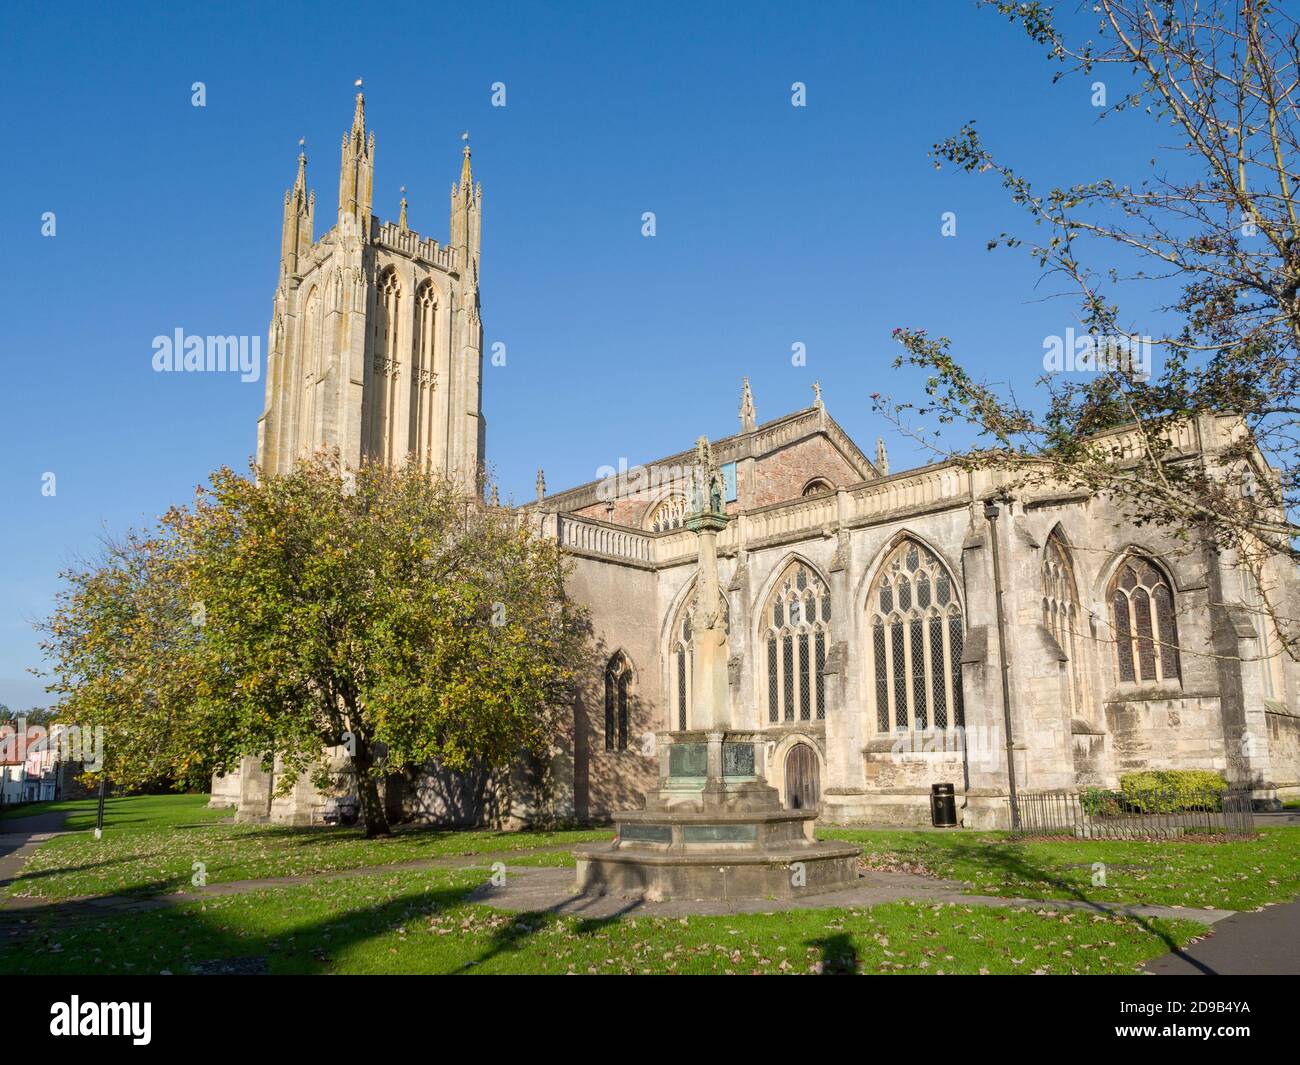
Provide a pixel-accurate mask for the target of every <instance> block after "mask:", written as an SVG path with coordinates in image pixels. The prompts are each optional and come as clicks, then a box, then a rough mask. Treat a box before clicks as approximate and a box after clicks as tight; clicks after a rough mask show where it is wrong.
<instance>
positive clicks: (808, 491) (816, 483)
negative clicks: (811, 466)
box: [803, 477, 835, 496]
mask: <svg viewBox="0 0 1300 1065" xmlns="http://www.w3.org/2000/svg"><path fill="white" fill-rule="evenodd" d="M833 491H835V486H834V485H833V484H831V482H830V481H828V480H826V478H825V477H814V478H813V479H812V480H811V481H809V482H808V483H807V484H806V485H804V489H803V494H804V495H805V496H821V495H825V494H826V493H827V492H833Z"/></svg>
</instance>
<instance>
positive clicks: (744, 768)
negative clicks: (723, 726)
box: [722, 743, 754, 777]
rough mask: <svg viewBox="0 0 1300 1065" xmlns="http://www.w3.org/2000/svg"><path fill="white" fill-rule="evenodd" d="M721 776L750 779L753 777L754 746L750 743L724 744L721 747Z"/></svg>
mask: <svg viewBox="0 0 1300 1065" xmlns="http://www.w3.org/2000/svg"><path fill="white" fill-rule="evenodd" d="M722 775H723V776H724V777H752V776H753V775H754V745H753V744H752V743H724V744H723V745H722Z"/></svg>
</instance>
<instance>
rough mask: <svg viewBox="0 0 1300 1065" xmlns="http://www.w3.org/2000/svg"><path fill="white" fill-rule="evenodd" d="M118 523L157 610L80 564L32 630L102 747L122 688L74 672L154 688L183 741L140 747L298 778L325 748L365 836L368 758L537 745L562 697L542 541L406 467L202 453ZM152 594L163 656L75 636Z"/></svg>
mask: <svg viewBox="0 0 1300 1065" xmlns="http://www.w3.org/2000/svg"><path fill="white" fill-rule="evenodd" d="M132 543H133V545H135V547H136V548H137V551H136V553H135V555H134V556H133V565H134V566H136V567H138V568H139V569H140V571H141V572H147V571H150V570H153V576H154V577H155V578H156V579H157V580H158V581H159V583H161V584H162V585H163V586H164V587H165V588H166V589H167V590H166V592H157V593H155V594H156V595H158V596H160V597H161V598H162V599H163V600H164V601H165V603H167V604H169V606H168V608H167V610H166V611H164V610H162V609H161V608H160V607H155V606H154V604H153V603H152V602H147V603H144V604H141V603H139V602H138V600H134V599H130V598H127V599H125V600H124V599H123V597H122V596H121V595H119V594H117V591H116V590H119V589H121V587H122V582H123V577H122V576H121V575H120V574H119V572H118V571H117V570H114V569H107V570H104V571H92V572H90V573H88V574H87V575H86V576H84V577H82V578H81V579H79V580H77V581H74V582H73V583H72V584H71V585H70V588H69V590H68V593H67V594H66V595H65V596H64V597H63V599H62V600H61V602H60V610H59V611H58V612H57V613H56V615H55V618H54V619H52V622H51V624H50V626H49V627H48V630H47V631H48V633H49V636H50V638H49V642H48V649H49V651H50V653H51V657H52V658H53V659H54V661H55V663H56V667H57V668H56V674H57V675H58V676H59V678H60V680H59V684H58V688H59V690H60V691H61V692H62V693H63V694H64V698H65V701H66V704H67V706H68V710H69V713H68V715H67V719H68V720H74V719H76V720H78V723H81V724H84V723H87V722H89V723H97V722H98V721H103V722H104V723H106V724H108V725H110V726H111V727H110V737H109V740H108V744H107V747H108V749H109V751H110V755H111V752H112V749H113V747H114V745H115V744H114V737H115V736H116V735H117V733H118V731H119V730H122V729H126V728H129V727H131V726H130V719H131V717H132V715H133V714H134V713H135V712H136V709H135V708H136V706H137V704H138V698H130V699H129V700H127V701H115V702H113V704H112V705H111V706H110V705H108V700H107V699H106V698H104V697H103V695H101V694H96V695H95V697H94V698H92V693H104V694H108V693H112V694H120V695H124V696H128V697H131V696H137V695H138V693H141V692H143V693H145V694H148V695H152V696H153V698H154V703H155V704H156V705H158V706H159V707H162V706H165V707H167V708H168V714H169V715H170V714H174V715H175V717H176V720H178V721H179V722H181V723H182V725H183V726H187V727H182V728H181V729H180V730H179V731H180V733H181V734H182V735H184V736H188V738H189V740H190V747H191V748H192V750H190V751H188V752H183V751H182V750H181V748H183V747H184V746H185V745H184V744H183V743H181V744H179V746H175V745H173V746H168V745H163V746H162V749H161V751H160V752H159V753H157V754H156V755H154V757H155V758H156V759H162V760H164V761H170V762H172V763H174V764H175V765H176V766H177V768H178V769H179V767H180V766H182V765H184V764H186V762H185V758H186V757H188V758H190V759H191V760H192V761H194V763H195V764H202V765H203V767H204V768H205V770H206V769H219V770H227V769H230V768H233V767H234V766H235V765H236V764H237V762H238V760H239V758H240V757H242V756H244V755H258V756H262V757H263V758H264V759H268V760H269V759H270V758H271V757H273V756H277V755H278V757H279V758H280V759H281V760H282V764H283V769H284V773H283V775H282V780H285V781H286V782H289V781H291V780H292V779H293V778H294V777H295V776H296V775H297V774H299V773H302V772H308V773H313V774H316V775H317V776H318V777H319V776H320V775H321V774H323V773H324V771H325V767H324V763H323V762H322V750H323V748H328V747H342V748H344V749H345V750H346V751H347V752H348V755H349V757H350V762H351V770H352V772H353V774H354V776H355V780H356V785H357V789H358V792H359V797H360V804H361V813H362V817H363V820H364V824H365V828H366V832H367V834H368V835H375V834H381V833H384V832H386V831H388V822H387V817H386V813H385V810H384V804H383V802H382V800H381V795H380V788H379V783H380V780H381V778H382V777H383V776H384V775H385V774H387V773H392V772H396V771H399V770H402V769H404V768H407V767H413V766H422V765H425V764H426V763H428V762H431V761H436V762H438V763H439V764H440V765H442V766H443V767H445V768H448V769H452V770H468V769H481V768H482V767H485V766H486V767H491V768H493V769H504V768H505V767H507V766H509V765H511V764H512V763H513V762H514V761H516V760H517V759H519V758H520V757H521V756H523V755H525V754H529V753H532V754H542V753H544V752H546V751H547V750H548V749H549V746H550V744H551V743H552V742H553V737H554V734H555V730H556V727H557V725H558V723H559V719H560V715H561V714H562V713H563V711H564V708H565V707H566V706H567V705H568V704H569V701H570V694H569V693H570V689H571V683H572V680H573V677H574V664H575V662H576V661H577V655H578V654H579V653H580V648H581V646H582V636H581V618H580V615H579V614H578V613H577V611H576V610H575V609H574V607H573V606H572V605H571V604H570V603H569V601H568V600H567V599H566V597H565V595H564V590H563V570H562V564H561V559H560V556H559V553H558V549H557V547H556V545H555V544H554V543H552V542H549V541H546V540H543V539H540V538H537V537H535V536H534V535H533V534H532V532H531V530H530V529H529V528H527V527H526V526H525V525H522V524H521V523H519V522H518V521H517V520H516V518H515V516H514V515H513V514H512V513H511V512H510V511H507V510H504V509H502V508H497V507H488V506H484V505H482V504H480V503H477V502H473V501H467V500H466V499H464V498H463V496H461V495H460V494H458V492H457V490H456V489H455V487H454V486H453V485H452V484H451V483H449V482H448V481H446V480H444V479H442V478H440V477H437V476H431V475H429V474H428V473H425V472H423V471H421V470H420V469H419V468H418V467H415V466H411V467H407V468H405V469H403V470H398V471H393V470H390V469H387V468H385V467H383V466H381V465H378V464H365V465H363V466H362V467H361V468H360V469H358V470H355V471H353V470H345V469H343V468H342V467H341V466H340V465H339V463H338V462H337V460H336V459H331V458H328V457H318V458H316V459H313V460H310V461H304V462H302V463H300V464H299V465H298V466H297V467H295V469H294V470H293V471H292V472H290V473H287V474H282V475H273V476H265V477H263V478H261V479H255V478H249V477H244V476H240V475H238V474H236V473H235V472H233V471H231V470H229V469H222V470H218V471H217V472H216V473H215V474H214V475H213V476H212V478H211V482H210V484H209V485H208V486H207V487H206V488H204V489H202V490H200V492H199V493H198V495H197V497H196V499H195V501H194V503H193V504H192V505H190V506H187V507H177V508H174V509H172V510H171V511H169V512H168V513H167V514H166V515H165V516H164V518H163V519H162V520H161V522H160V523H159V527H158V529H157V530H156V533H155V534H153V535H152V536H150V537H148V538H136V539H135V540H133V541H132ZM128 572H133V570H131V569H128ZM135 587H136V585H135V583H133V582H128V584H127V588H128V589H135ZM92 589H93V592H91V594H88V591H90V590H92ZM137 595H138V592H137ZM146 608H147V609H146ZM115 611H121V612H123V613H125V615H126V619H125V620H124V619H123V618H120V617H119V616H118V615H117V613H115ZM105 615H107V616H108V618H109V619H111V620H109V621H107V622H106V621H104V617H105ZM156 615H160V616H165V617H167V618H168V619H169V620H170V622H171V625H172V627H171V628H170V629H168V630H167V635H166V636H165V637H160V638H159V639H157V641H156V646H157V647H158V649H159V650H160V651H165V652H166V654H165V655H158V656H153V657H151V656H149V655H148V653H147V652H146V651H145V650H144V649H143V648H141V650H140V651H139V653H138V654H136V655H133V656H125V657H124V656H123V655H121V654H118V653H116V652H115V651H114V650H113V648H112V646H111V643H112V640H111V637H108V638H104V639H101V638H99V637H95V638H93V639H87V637H86V633H87V632H88V630H94V631H96V632H98V631H100V630H103V631H104V632H106V633H120V632H123V631H131V630H132V628H133V627H139V628H141V629H145V630H152V629H153V628H154V625H153V621H152V619H153V618H154V617H155V616H156ZM141 640H142V642H147V638H146V637H144V636H142V637H141ZM132 646H138V645H132ZM178 674H179V675H178ZM127 676H131V677H134V678H136V679H134V680H132V681H130V682H129V683H128V682H127V681H125V680H124V679H123V678H124V677H127ZM90 711H93V713H94V715H95V720H93V721H92V720H90V719H89V718H87V716H86V714H87V712H90ZM169 719H170V718H169ZM139 727H140V728H141V729H142V730H144V731H148V730H150V729H151V728H152V727H153V726H152V725H150V724H149V718H148V717H147V716H146V718H145V723H144V724H143V725H141V726H139ZM127 749H128V750H133V749H134V748H133V747H132V746H131V745H127ZM121 757H122V758H124V759H125V758H126V757H127V755H126V754H125V753H123V754H122V755H121ZM135 757H137V758H141V757H142V752H140V753H137V754H136V755H135ZM110 764H112V765H114V766H116V765H117V764H118V763H110Z"/></svg>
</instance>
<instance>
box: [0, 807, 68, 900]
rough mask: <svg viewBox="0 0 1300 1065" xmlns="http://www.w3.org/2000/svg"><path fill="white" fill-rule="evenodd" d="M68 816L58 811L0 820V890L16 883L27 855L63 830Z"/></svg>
mask: <svg viewBox="0 0 1300 1065" xmlns="http://www.w3.org/2000/svg"><path fill="white" fill-rule="evenodd" d="M67 816H68V815H67V814H66V813H63V812H61V811H58V810H47V811H45V812H44V813H39V814H32V815H31V816H30V817H11V818H8V819H6V820H3V821H0V888H3V887H4V886H5V885H6V884H8V883H9V882H10V881H11V880H13V879H14V878H15V877H16V876H17V875H18V873H19V871H20V870H21V869H22V867H23V864H24V863H25V862H26V861H27V858H28V856H29V855H30V854H31V852H32V851H34V850H35V849H36V848H37V847H39V846H40V845H41V844H42V843H44V842H45V841H46V840H47V839H49V838H50V837H51V836H53V835H55V834H56V833H58V832H62V831H63V822H64V820H65V819H66V818H67Z"/></svg>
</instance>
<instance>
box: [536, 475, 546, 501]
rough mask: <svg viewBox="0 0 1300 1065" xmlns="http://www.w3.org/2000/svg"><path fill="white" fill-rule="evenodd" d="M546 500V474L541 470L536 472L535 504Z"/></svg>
mask: <svg viewBox="0 0 1300 1065" xmlns="http://www.w3.org/2000/svg"><path fill="white" fill-rule="evenodd" d="M545 498H546V474H545V473H543V472H542V471H541V470H538V471H537V502H539V503H540V502H541V501H542V500H543V499H545Z"/></svg>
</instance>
